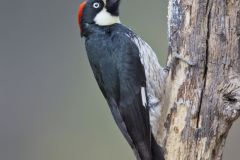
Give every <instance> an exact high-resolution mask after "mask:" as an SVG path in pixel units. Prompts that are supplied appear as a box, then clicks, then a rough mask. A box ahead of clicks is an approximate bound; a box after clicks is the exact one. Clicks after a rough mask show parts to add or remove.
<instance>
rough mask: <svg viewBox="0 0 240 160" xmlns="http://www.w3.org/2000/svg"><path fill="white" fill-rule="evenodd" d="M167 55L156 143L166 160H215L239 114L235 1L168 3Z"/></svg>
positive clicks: (238, 8)
mask: <svg viewBox="0 0 240 160" xmlns="http://www.w3.org/2000/svg"><path fill="white" fill-rule="evenodd" d="M168 14H169V17H168V18H169V57H168V62H170V61H171V59H172V55H173V54H179V55H181V56H182V57H184V59H187V60H188V61H191V62H193V63H195V64H194V65H193V66H191V65H189V64H187V63H185V62H184V61H181V60H176V61H175V62H176V63H173V66H172V68H171V70H170V72H169V75H168V77H167V79H166V89H165V94H164V96H165V97H164V98H163V102H162V103H163V104H162V106H163V109H162V111H161V115H162V116H161V120H160V121H159V126H160V128H161V130H159V132H158V134H157V139H158V141H159V142H160V143H161V144H162V146H164V151H165V158H166V160H220V159H221V157H222V153H223V148H224V144H225V140H226V137H227V134H228V131H229V129H230V128H231V126H232V123H233V122H234V121H235V120H236V119H237V118H238V117H239V115H240V112H239V110H240V1H239V0H170V1H169V13H168Z"/></svg>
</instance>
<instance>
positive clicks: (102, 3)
mask: <svg viewBox="0 0 240 160" xmlns="http://www.w3.org/2000/svg"><path fill="white" fill-rule="evenodd" d="M119 4H120V0H85V1H83V2H82V3H81V4H80V6H79V11H78V24H79V26H80V29H81V32H84V25H89V24H96V25H99V26H108V25H112V24H115V23H120V20H119Z"/></svg>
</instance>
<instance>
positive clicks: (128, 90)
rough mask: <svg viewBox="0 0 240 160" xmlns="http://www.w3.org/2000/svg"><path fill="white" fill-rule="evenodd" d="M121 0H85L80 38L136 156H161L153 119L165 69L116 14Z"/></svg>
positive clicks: (159, 159) (144, 159) (148, 159)
mask: <svg viewBox="0 0 240 160" xmlns="http://www.w3.org/2000/svg"><path fill="white" fill-rule="evenodd" d="M119 6H120V0H84V1H82V3H81V4H80V6H79V10H78V25H79V28H80V33H81V37H84V38H85V48H86V52H87V56H88V60H89V62H90V66H91V68H92V71H93V74H94V77H95V79H96V81H97V83H98V86H99V88H100V90H101V92H102V94H103V96H104V98H105V99H106V101H107V104H108V106H109V108H110V110H111V113H112V115H113V118H114V120H115V122H116V124H117V126H118V128H119V129H120V131H121V132H122V134H123V136H124V137H125V139H126V140H127V142H128V144H129V145H130V146H131V148H132V150H133V152H134V154H135V156H136V159H137V160H164V154H163V151H162V148H161V147H160V145H158V143H157V141H156V139H155V138H154V135H156V132H157V129H158V128H157V127H156V126H158V125H157V124H156V123H157V121H158V119H159V116H160V115H159V114H160V110H161V106H160V103H161V97H162V94H163V93H161V92H159V91H161V90H163V84H164V75H165V74H166V73H165V71H164V69H163V68H162V67H161V66H160V64H159V62H158V58H157V56H156V54H155V52H154V51H153V49H152V48H151V47H150V46H149V45H148V44H147V43H146V42H145V41H144V40H143V39H142V38H140V36H138V35H137V34H136V33H135V32H134V31H132V29H130V28H128V27H126V26H125V25H123V24H122V23H121V21H120V18H119Z"/></svg>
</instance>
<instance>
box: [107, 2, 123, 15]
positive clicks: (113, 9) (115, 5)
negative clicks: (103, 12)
mask: <svg viewBox="0 0 240 160" xmlns="http://www.w3.org/2000/svg"><path fill="white" fill-rule="evenodd" d="M106 3H107V5H106V8H107V11H108V12H109V13H111V14H112V15H114V16H119V5H120V0H107V1H106Z"/></svg>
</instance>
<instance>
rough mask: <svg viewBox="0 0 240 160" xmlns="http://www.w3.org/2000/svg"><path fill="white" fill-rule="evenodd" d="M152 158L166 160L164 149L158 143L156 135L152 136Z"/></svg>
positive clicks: (153, 159)
mask: <svg viewBox="0 0 240 160" xmlns="http://www.w3.org/2000/svg"><path fill="white" fill-rule="evenodd" d="M151 141H152V142H151V149H152V160H164V156H163V151H162V149H161V147H160V146H159V145H158V144H157V142H156V140H155V138H154V136H153V135H152V136H151Z"/></svg>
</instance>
